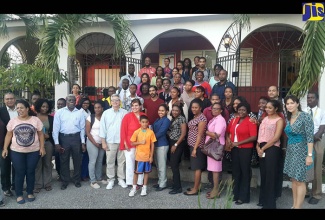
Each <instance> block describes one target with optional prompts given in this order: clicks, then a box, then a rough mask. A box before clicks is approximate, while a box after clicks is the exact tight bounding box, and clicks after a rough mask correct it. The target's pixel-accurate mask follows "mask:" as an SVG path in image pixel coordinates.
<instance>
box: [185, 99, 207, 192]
mask: <svg viewBox="0 0 325 220" xmlns="http://www.w3.org/2000/svg"><path fill="white" fill-rule="evenodd" d="M191 103H192V105H191V111H192V114H193V116H194V117H193V119H192V120H191V121H189V122H188V137H187V143H188V145H189V146H190V152H191V158H190V163H191V169H192V170H193V171H194V185H193V187H191V188H188V189H187V191H186V192H184V195H187V196H192V195H198V192H199V188H200V184H201V174H202V170H205V169H206V167H207V156H206V155H205V154H203V153H202V152H201V148H202V147H203V145H204V140H205V136H206V134H205V132H206V124H207V119H206V117H205V116H204V114H203V113H202V106H203V102H202V100H201V99H197V98H196V99H193V101H192V102H191Z"/></svg>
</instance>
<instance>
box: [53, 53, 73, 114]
mask: <svg viewBox="0 0 325 220" xmlns="http://www.w3.org/2000/svg"><path fill="white" fill-rule="evenodd" d="M59 54H60V58H59V68H60V70H61V71H67V66H68V65H67V62H68V61H67V60H68V50H67V49H66V48H59ZM69 93H71V91H70V90H69V83H68V82H63V83H60V84H58V83H56V84H55V100H54V101H55V109H56V102H57V100H58V99H59V98H66V97H67V95H68V94H69ZM56 110H57V109H56Z"/></svg>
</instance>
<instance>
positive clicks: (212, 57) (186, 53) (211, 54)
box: [181, 50, 217, 70]
mask: <svg viewBox="0 0 325 220" xmlns="http://www.w3.org/2000/svg"><path fill="white" fill-rule="evenodd" d="M195 56H199V57H202V56H203V57H205V58H206V60H207V62H206V67H208V68H209V69H211V70H212V69H213V66H214V65H215V64H216V56H217V54H216V51H214V50H183V51H182V52H181V60H184V58H190V59H191V61H192V67H194V66H195V63H194V57H195Z"/></svg>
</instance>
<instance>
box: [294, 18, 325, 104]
mask: <svg viewBox="0 0 325 220" xmlns="http://www.w3.org/2000/svg"><path fill="white" fill-rule="evenodd" d="M303 34H304V35H305V38H304V43H303V45H302V48H301V58H300V70H299V75H298V78H297V80H296V81H295V83H294V84H293V85H292V87H291V88H290V90H289V92H288V94H293V95H296V96H297V97H299V98H301V97H303V96H304V95H305V94H306V93H307V92H308V90H309V89H310V88H311V87H312V86H313V85H314V84H315V83H316V82H318V81H319V80H320V77H321V74H322V71H323V70H324V67H325V54H324V51H325V22H323V21H307V22H306V24H305V26H304V30H303Z"/></svg>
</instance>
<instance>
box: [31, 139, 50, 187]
mask: <svg viewBox="0 0 325 220" xmlns="http://www.w3.org/2000/svg"><path fill="white" fill-rule="evenodd" d="M44 147H45V152H46V154H45V155H44V157H41V158H40V159H39V161H38V164H37V166H36V170H35V188H36V189H41V188H45V187H48V186H51V182H52V169H53V164H52V154H53V144H52V143H51V142H50V141H45V143H44Z"/></svg>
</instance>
